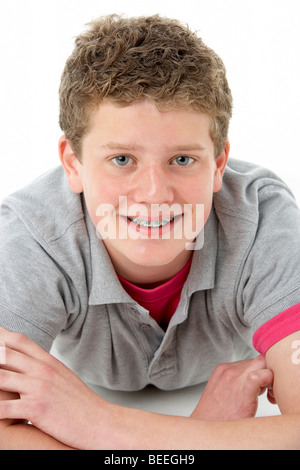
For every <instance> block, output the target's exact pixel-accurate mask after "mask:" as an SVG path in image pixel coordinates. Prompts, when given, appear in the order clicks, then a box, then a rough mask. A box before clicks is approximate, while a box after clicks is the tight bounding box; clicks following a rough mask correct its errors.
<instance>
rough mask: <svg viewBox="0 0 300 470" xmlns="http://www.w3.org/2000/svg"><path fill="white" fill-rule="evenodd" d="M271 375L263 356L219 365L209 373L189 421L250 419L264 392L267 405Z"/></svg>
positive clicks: (271, 397) (272, 401)
mask: <svg viewBox="0 0 300 470" xmlns="http://www.w3.org/2000/svg"><path fill="white" fill-rule="evenodd" d="M272 383H273V373H272V371H271V370H269V369H267V368H266V362H265V359H264V357H263V356H258V357H256V358H255V359H249V360H245V361H238V362H233V363H226V364H220V365H219V366H217V367H216V369H215V370H214V372H213V373H212V375H211V377H210V379H209V381H208V382H207V385H206V387H205V389H204V392H203V394H202V396H201V398H200V401H199V403H198V405H197V406H196V408H195V410H194V411H193V413H192V415H191V418H198V419H205V420H218V421H230V420H236V419H243V418H252V417H254V416H255V414H256V412H257V406H258V397H259V395H262V394H263V393H264V392H265V390H266V389H269V390H268V398H269V401H270V402H271V403H273V404H274V403H276V401H275V399H274V396H273V394H272Z"/></svg>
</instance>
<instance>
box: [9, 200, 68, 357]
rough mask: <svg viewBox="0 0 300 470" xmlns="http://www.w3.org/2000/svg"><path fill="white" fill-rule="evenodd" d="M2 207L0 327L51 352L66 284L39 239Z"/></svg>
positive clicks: (59, 327)
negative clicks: (18, 333) (20, 334)
mask: <svg viewBox="0 0 300 470" xmlns="http://www.w3.org/2000/svg"><path fill="white" fill-rule="evenodd" d="M35 230H36V232H38V227H35V228H33V227H32V229H30V224H28V225H27V226H26V224H25V223H24V221H22V220H21V219H20V218H19V217H18V216H17V214H16V213H15V212H14V211H13V210H11V209H10V208H9V207H7V206H6V205H5V204H3V205H2V207H1V218H0V325H1V326H2V327H4V328H7V329H9V330H11V331H16V332H20V333H23V334H24V335H26V336H28V337H29V338H30V339H32V340H33V341H35V342H36V343H38V344H40V345H41V346H42V347H43V348H44V349H46V350H48V351H49V350H50V348H51V345H52V343H53V340H54V338H55V337H56V336H57V334H58V333H59V332H60V331H61V330H62V329H63V328H64V327H65V325H66V322H67V312H66V308H65V304H66V301H67V299H68V296H70V293H69V288H68V283H67V280H66V278H65V276H64V274H63V273H62V271H61V270H60V268H59V266H58V265H57V263H56V262H55V260H54V258H53V257H52V256H51V254H50V253H49V252H48V251H47V249H46V248H47V247H46V246H45V244H43V241H42V239H40V240H37V237H35V236H34V234H33V232H34V231H35Z"/></svg>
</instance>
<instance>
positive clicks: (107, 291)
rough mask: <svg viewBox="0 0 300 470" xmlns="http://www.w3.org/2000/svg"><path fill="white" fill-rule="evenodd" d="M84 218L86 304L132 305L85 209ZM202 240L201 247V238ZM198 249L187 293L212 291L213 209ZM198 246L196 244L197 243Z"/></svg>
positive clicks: (213, 259) (187, 284)
mask: <svg viewBox="0 0 300 470" xmlns="http://www.w3.org/2000/svg"><path fill="white" fill-rule="evenodd" d="M85 219H86V226H87V230H88V236H89V240H90V253H91V272H92V283H91V289H90V295H89V305H101V304H112V303H135V302H134V300H133V299H132V298H131V297H130V296H129V295H128V294H127V292H126V291H125V290H124V288H123V287H122V285H121V283H120V281H119V279H118V277H117V275H116V272H115V270H114V267H113V265H112V262H111V260H110V257H109V255H108V253H107V251H106V248H105V245H104V243H103V242H102V241H101V239H100V238H99V237H98V236H97V233H96V228H95V227H94V225H93V222H92V221H91V218H90V216H89V214H88V212H87V209H86V208H85ZM202 237H204V238H203V244H202V242H201V239H202ZM199 241H200V245H199V246H200V247H201V246H202V245H203V246H202V248H200V249H195V250H194V253H193V261H192V265H191V269H190V273H189V275H188V278H187V283H186V287H187V294H188V296H190V295H192V294H193V293H194V292H196V291H199V290H206V289H212V288H213V287H214V283H215V266H216V259H217V251H218V237H217V217H216V214H215V211H214V209H213V208H212V210H211V213H210V216H209V218H208V220H207V222H206V224H205V227H204V235H203V233H202V234H200V235H199V237H198V242H197V243H199ZM196 247H197V244H196Z"/></svg>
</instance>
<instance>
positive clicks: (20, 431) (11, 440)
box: [0, 424, 71, 450]
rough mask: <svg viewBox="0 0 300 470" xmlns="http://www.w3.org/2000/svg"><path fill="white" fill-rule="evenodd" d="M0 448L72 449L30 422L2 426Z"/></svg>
mask: <svg viewBox="0 0 300 470" xmlns="http://www.w3.org/2000/svg"><path fill="white" fill-rule="evenodd" d="M0 450H71V448H70V447H67V446H65V445H64V444H62V443H61V442H59V441H57V440H56V439H53V437H51V436H49V435H48V434H45V433H43V432H42V431H40V430H39V429H37V428H35V427H34V426H31V425H29V424H11V425H8V426H4V425H1V426H0Z"/></svg>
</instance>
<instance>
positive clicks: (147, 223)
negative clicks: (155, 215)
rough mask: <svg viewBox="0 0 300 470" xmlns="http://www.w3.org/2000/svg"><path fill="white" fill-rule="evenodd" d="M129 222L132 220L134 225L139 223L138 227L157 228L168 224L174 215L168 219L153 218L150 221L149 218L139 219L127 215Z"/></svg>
mask: <svg viewBox="0 0 300 470" xmlns="http://www.w3.org/2000/svg"><path fill="white" fill-rule="evenodd" d="M127 219H128V220H130V222H133V223H134V224H136V225H139V226H140V227H147V228H159V227H163V226H164V225H167V224H170V223H171V222H173V220H174V219H175V217H171V218H170V219H164V220H155V221H152V222H151V221H150V220H141V219H139V218H138V217H136V218H134V217H127Z"/></svg>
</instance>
